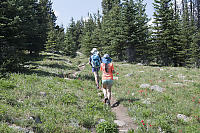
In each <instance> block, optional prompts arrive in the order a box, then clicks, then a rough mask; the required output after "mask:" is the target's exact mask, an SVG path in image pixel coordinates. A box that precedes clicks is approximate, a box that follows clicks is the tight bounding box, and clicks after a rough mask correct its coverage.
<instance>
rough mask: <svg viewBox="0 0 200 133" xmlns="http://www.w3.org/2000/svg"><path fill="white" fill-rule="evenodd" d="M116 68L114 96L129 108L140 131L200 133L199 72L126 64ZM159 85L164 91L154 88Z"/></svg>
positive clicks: (117, 65) (186, 69)
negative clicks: (181, 117)
mask: <svg viewBox="0 0 200 133" xmlns="http://www.w3.org/2000/svg"><path fill="white" fill-rule="evenodd" d="M115 69H116V71H117V72H119V75H118V80H116V83H115V85H114V87H113V93H114V94H113V95H114V96H115V97H116V98H117V99H118V100H119V101H120V103H122V104H124V105H125V106H126V107H127V108H128V110H129V115H130V116H131V117H132V118H133V120H134V121H135V122H136V123H137V124H138V127H139V129H138V132H141V133H142V132H152V133H155V132H169V133H180V132H181V133H199V132H200V82H199V81H200V70H199V69H190V68H182V67H158V66H142V65H130V64H123V63H115ZM144 84H148V85H149V86H147V87H144V86H143V87H142V85H144ZM155 85H157V86H159V87H161V88H164V91H162V92H159V91H155V90H152V89H150V88H151V86H155ZM178 114H181V115H182V116H183V115H184V116H185V117H184V118H185V119H179V117H178V116H177V115H178Z"/></svg>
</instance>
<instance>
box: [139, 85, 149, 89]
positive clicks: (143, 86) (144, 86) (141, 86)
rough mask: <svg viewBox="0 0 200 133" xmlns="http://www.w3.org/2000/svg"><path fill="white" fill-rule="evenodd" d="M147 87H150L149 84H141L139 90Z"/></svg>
mask: <svg viewBox="0 0 200 133" xmlns="http://www.w3.org/2000/svg"><path fill="white" fill-rule="evenodd" d="M149 87H150V85H149V84H141V85H140V88H149Z"/></svg>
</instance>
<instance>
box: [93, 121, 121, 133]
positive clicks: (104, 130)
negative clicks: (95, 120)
mask: <svg viewBox="0 0 200 133" xmlns="http://www.w3.org/2000/svg"><path fill="white" fill-rule="evenodd" d="M96 132H97V133H118V129H117V125H116V124H115V123H111V122H109V121H104V122H101V123H99V124H98V125H97V128H96Z"/></svg>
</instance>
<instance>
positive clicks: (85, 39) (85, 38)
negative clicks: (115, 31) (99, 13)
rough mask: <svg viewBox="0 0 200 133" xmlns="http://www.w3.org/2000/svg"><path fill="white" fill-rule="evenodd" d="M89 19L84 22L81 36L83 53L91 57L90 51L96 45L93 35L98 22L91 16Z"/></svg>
mask: <svg viewBox="0 0 200 133" xmlns="http://www.w3.org/2000/svg"><path fill="white" fill-rule="evenodd" d="M88 17H89V19H88V20H86V21H85V22H84V27H83V32H82V36H81V51H82V52H83V53H84V54H85V55H87V56H89V55H90V51H91V50H92V48H93V47H95V45H96V44H93V39H92V34H93V32H94V30H95V29H96V22H95V20H94V18H93V17H92V15H91V14H89V15H88Z"/></svg>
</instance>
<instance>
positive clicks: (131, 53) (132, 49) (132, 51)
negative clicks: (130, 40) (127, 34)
mask: <svg viewBox="0 0 200 133" xmlns="http://www.w3.org/2000/svg"><path fill="white" fill-rule="evenodd" d="M126 51H127V57H128V62H134V61H135V47H134V46H133V45H130V46H129V47H128V48H127V50H126Z"/></svg>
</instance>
